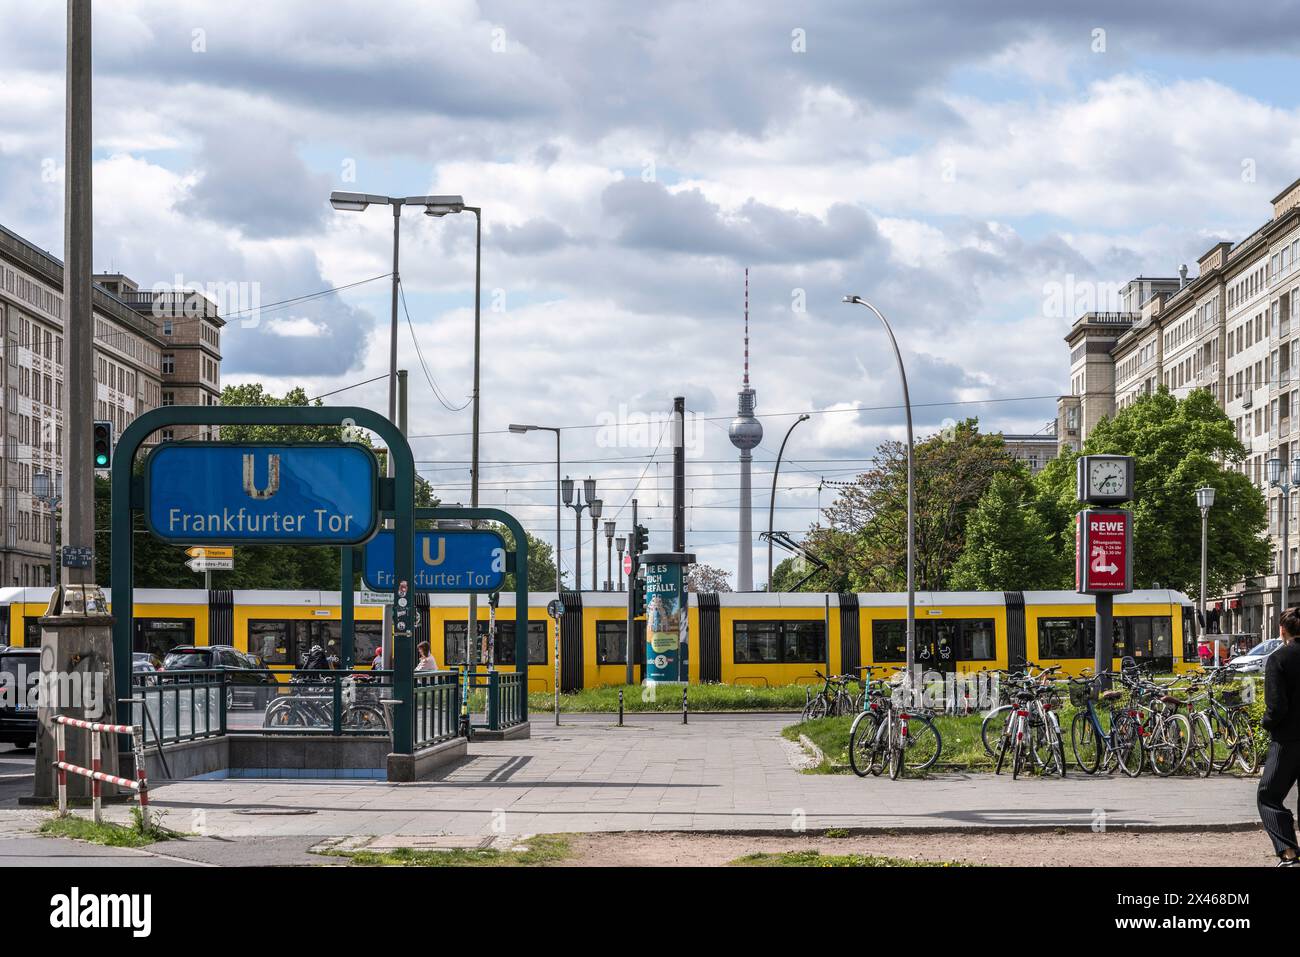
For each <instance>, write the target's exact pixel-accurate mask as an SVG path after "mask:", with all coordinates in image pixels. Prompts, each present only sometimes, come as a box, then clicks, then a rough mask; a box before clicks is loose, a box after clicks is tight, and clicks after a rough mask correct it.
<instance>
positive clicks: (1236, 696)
mask: <svg viewBox="0 0 1300 957" xmlns="http://www.w3.org/2000/svg"><path fill="white" fill-rule="evenodd" d="M1238 677H1240V675H1238V674H1236V673H1235V672H1233V671H1231V670H1229V669H1228V668H1224V667H1219V668H1208V669H1206V671H1205V674H1204V675H1202V676H1200V677H1197V678H1195V679H1193V688H1194V689H1196V690H1197V691H1199V692H1200V694H1199V695H1197V696H1195V697H1192V698H1191V699H1190V704H1191V705H1192V706H1193V714H1194V715H1195V716H1196V717H1197V718H1199V719H1200V721H1202V722H1203V723H1204V724H1205V725H1208V728H1209V734H1210V757H1209V762H1208V763H1210V764H1211V765H1212V766H1213V769H1214V770H1215V771H1218V772H1219V773H1220V774H1222V773H1224V772H1225V771H1227V770H1228V769H1229V768H1230V767H1232V766H1233V764H1234V763H1235V764H1236V765H1237V766H1238V767H1240V768H1241V770H1242V771H1244V772H1245V773H1246V774H1254V773H1255V771H1256V770H1258V768H1259V750H1260V743H1259V740H1258V735H1257V734H1256V732H1255V724H1254V722H1253V721H1252V720H1251V718H1250V711H1249V705H1248V704H1247V703H1246V702H1245V700H1244V698H1243V696H1242V692H1241V689H1240V688H1235V687H1225V686H1226V685H1227V684H1228V683H1229V682H1231V681H1233V680H1235V679H1236V678H1238ZM1216 688H1217V689H1219V690H1218V691H1217V693H1216V690H1215V689H1216Z"/></svg>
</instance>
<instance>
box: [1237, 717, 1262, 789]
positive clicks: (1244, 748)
mask: <svg viewBox="0 0 1300 957" xmlns="http://www.w3.org/2000/svg"><path fill="white" fill-rule="evenodd" d="M1232 727H1233V730H1234V732H1236V738H1237V765H1238V767H1240V768H1241V770H1242V771H1244V772H1245V773H1247V774H1254V773H1255V771H1256V770H1258V769H1259V745H1258V743H1257V742H1256V740H1255V728H1254V726H1253V725H1252V724H1251V722H1250V716H1249V715H1247V714H1246V710H1245V709H1244V708H1242V709H1241V710H1238V711H1234V712H1233V713H1232Z"/></svg>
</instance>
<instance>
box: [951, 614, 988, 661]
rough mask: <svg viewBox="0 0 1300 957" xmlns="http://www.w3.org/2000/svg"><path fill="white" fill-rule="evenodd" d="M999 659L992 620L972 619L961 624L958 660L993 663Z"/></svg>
mask: <svg viewBox="0 0 1300 957" xmlns="http://www.w3.org/2000/svg"><path fill="white" fill-rule="evenodd" d="M996 657H997V643H996V641H995V639H994V630H993V619H992V618H972V619H967V620H965V621H963V622H962V623H961V638H960V639H959V640H958V642H957V658H958V659H959V660H962V661H992V660H993V659H994V658H996Z"/></svg>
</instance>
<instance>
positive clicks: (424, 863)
mask: <svg viewBox="0 0 1300 957" xmlns="http://www.w3.org/2000/svg"><path fill="white" fill-rule="evenodd" d="M519 844H520V846H523V847H526V848H527V850H523V851H498V850H496V849H495V848H488V849H486V850H476V849H467V848H454V849H452V850H447V851H421V850H414V849H412V848H409V847H399V848H396V849H394V850H391V851H331V852H330V854H331V855H333V856H336V857H346V858H348V859H349V860H350V861H351V862H352V863H353V864H356V865H358V866H360V867H538V866H542V865H546V864H554V863H556V862H557V861H562V860H564V859H565V858H567V857H568V856H569V854H570V847H569V839H568V838H566V837H564V836H562V835H558V834H538V835H537V836H535V837H530V838H528V839H527V840H524V841H520V842H519Z"/></svg>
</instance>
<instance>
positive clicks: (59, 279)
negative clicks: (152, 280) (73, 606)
mask: <svg viewBox="0 0 1300 957" xmlns="http://www.w3.org/2000/svg"><path fill="white" fill-rule="evenodd" d="M102 278H104V279H106V280H109V281H108V282H106V283H101V282H100V279H101V277H96V285H95V288H94V291H93V303H92V306H93V310H94V324H95V371H94V375H95V417H96V418H97V419H99V420H101V421H108V422H112V423H113V436H114V441H116V438H117V436H119V435H120V434H121V432H122V430H123V429H125V428H126V427H127V426H128V425H130V424H131V422H133V421H134V420H135V418H136V417H137V416H139V415H140V414H141V413H143V412H147V411H149V410H150V409H154V408H157V407H158V406H160V405H162V404H163V403H164V398H165V395H166V391H167V390H172V391H173V392H174V393H175V394H177V395H184V396H185V397H186V399H185V400H184V401H185V402H186V403H187V404H188V402H189V401H190V398H191V397H192V396H193V397H197V396H199V395H200V394H203V395H207V396H210V397H215V396H219V394H220V391H219V390H220V361H221V354H220V348H219V347H220V338H219V336H220V329H221V326H222V324H223V323H222V320H221V319H220V317H219V316H217V315H216V308H215V307H214V306H212V304H211V303H207V301H206V300H203V302H204V303H207V305H206V306H203V305H199V304H193V305H190V306H189V307H188V308H189V311H190V312H194V311H198V312H200V313H203V316H202V318H201V320H191V321H190V322H189V326H188V327H186V326H184V325H180V326H179V328H181V329H187V328H188V329H192V330H193V331H192V332H189V331H184V332H182V333H181V336H180V338H179V339H173V338H169V336H168V335H165V334H164V332H163V320H162V319H160V318H158V316H156V315H155V312H156V311H158V310H155V308H154V306H153V303H152V299H153V297H155V296H163V297H166V296H168V295H170V294H167V293H161V294H155V293H148V292H146V293H140V292H139V291H138V290H137V289H135V287H134V284H133V283H131V282H130V280H128V279H126V278H125V277H120V276H119V277H102ZM114 280H116V283H115V282H114ZM128 286H129V287H130V290H128V289H127V287H128ZM128 291H129V292H131V293H134V294H135V296H136V299H134V300H133V299H131V298H130V297H129V296H124V295H122V294H121V293H126V292H128ZM144 297H149V302H148V303H146V302H145V299H144ZM189 298H190V299H194V298H196V297H194V296H193V295H191V296H190V297H189ZM197 298H199V299H201V298H202V297H197ZM209 307H210V308H209ZM167 308H168V305H167V303H166V302H164V303H163V304H162V309H161V311H162V312H165V311H166V309H167ZM209 312H210V313H211V314H210V315H208V314H207V313H209ZM204 326H210V327H211V328H212V330H214V331H215V333H216V335H215V337H214V336H213V335H212V333H211V332H206V333H205V332H204V331H203V327H204ZM176 328H177V326H173V333H172V335H175V330H176ZM190 336H192V337H193V338H194V339H196V340H198V342H197V343H191V342H190V341H189V337H190ZM209 340H210V342H209ZM178 342H179V343H180V344H179V345H178V344H177V343H178ZM0 347H2V348H3V352H4V355H3V359H2V360H0V379H2V381H0V402H2V403H3V407H2V409H0V420H2V421H3V434H4V443H3V447H2V448H0V455H2V459H0V581H3V582H4V584H6V585H47V584H49V583H50V558H51V552H52V550H53V549H54V548H56V547H57V545H58V528H57V522H56V523H52V522H51V520H50V510H49V508H48V507H47V506H46V505H45V504H44V503H43V502H42V501H40V500H39V499H37V498H36V497H35V495H34V494H33V492H34V485H35V482H36V479H35V476H37V475H45V476H50V477H51V481H52V484H53V485H55V486H56V487H61V486H62V482H63V464H62V454H61V449H62V447H63V429H64V427H65V421H64V409H63V378H64V369H63V357H64V352H65V342H64V316H63V264H62V263H61V262H60V261H59V260H58V259H57V258H55V257H54V256H52V255H50V254H49V253H47V252H45V251H43V250H41V249H39V248H38V247H36V246H34V245H33V244H31V243H30V242H28V241H27V240H25V239H23V238H22V237H20V236H18V235H17V234H15V233H13V232H10V231H9V230H7V229H5V228H4V227H0ZM169 352H171V353H172V354H173V355H187V354H188V353H191V352H192V353H195V354H196V356H197V355H199V354H201V355H202V356H203V357H204V358H207V359H211V360H214V361H215V367H206V366H203V365H201V364H200V365H198V366H197V368H198V369H199V370H200V374H199V375H197V376H191V375H190V372H189V370H190V368H191V366H192V363H191V362H190V361H189V360H188V359H187V360H186V361H185V362H183V363H179V364H178V365H176V366H173V368H172V371H170V372H169V371H165V370H166V369H167V368H168V366H167V364H166V361H165V356H166V355H167V354H168V353H169ZM177 369H180V370H182V371H177ZM205 369H207V371H208V372H209V373H210V376H209V377H208V378H204V377H203V375H202V372H203V370H205ZM181 401H182V400H180V399H178V400H177V404H181ZM195 404H204V403H203V402H201V401H198V400H197V399H196V400H195ZM189 431H190V432H195V431H198V430H189ZM194 437H198V436H196V435H193V434H189V433H187V434H185V435H180V434H176V435H173V436H163V437H162V438H176V439H181V438H194Z"/></svg>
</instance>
